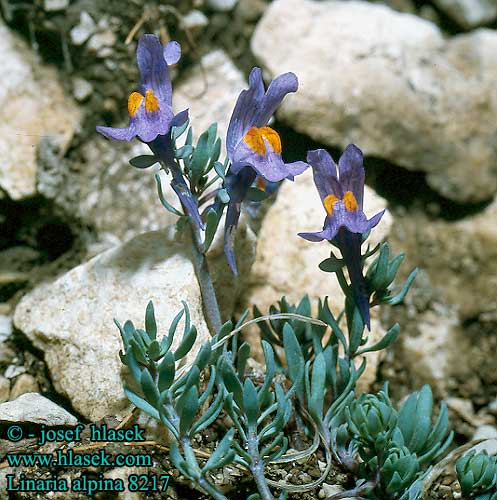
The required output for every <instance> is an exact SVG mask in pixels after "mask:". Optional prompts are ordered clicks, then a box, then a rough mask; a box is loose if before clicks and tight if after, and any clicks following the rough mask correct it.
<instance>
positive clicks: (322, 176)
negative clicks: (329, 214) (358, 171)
mask: <svg viewBox="0 0 497 500" xmlns="http://www.w3.org/2000/svg"><path fill="white" fill-rule="evenodd" d="M307 163H308V164H309V165H311V167H312V174H313V176H314V184H315V185H316V188H317V190H318V193H319V196H320V197H321V201H324V199H325V198H326V197H327V196H328V195H330V194H333V195H334V196H336V197H337V198H342V197H343V191H342V187H341V185H340V183H339V182H338V177H337V165H336V163H335V162H334V161H333V158H332V157H331V155H330V154H329V153H328V151H326V150H325V149H315V150H314V151H309V152H308V153H307Z"/></svg>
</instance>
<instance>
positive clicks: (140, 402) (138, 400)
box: [124, 386, 160, 420]
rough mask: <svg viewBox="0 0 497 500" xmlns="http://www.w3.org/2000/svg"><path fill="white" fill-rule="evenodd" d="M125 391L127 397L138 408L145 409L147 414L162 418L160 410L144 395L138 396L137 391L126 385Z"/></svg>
mask: <svg viewBox="0 0 497 500" xmlns="http://www.w3.org/2000/svg"><path fill="white" fill-rule="evenodd" d="M124 393H125V394H126V397H127V398H128V399H129V400H130V401H131V403H133V404H134V405H135V406H136V407H137V408H139V409H140V410H142V411H144V412H145V413H146V414H147V415H150V416H151V417H153V418H156V419H157V420H159V419H160V416H159V412H158V411H157V410H156V409H155V408H154V407H153V406H152V405H151V404H150V403H149V402H147V401H145V400H144V399H143V398H142V397H140V396H138V394H136V393H135V392H133V391H132V390H131V389H129V388H128V387H126V386H125V387H124Z"/></svg>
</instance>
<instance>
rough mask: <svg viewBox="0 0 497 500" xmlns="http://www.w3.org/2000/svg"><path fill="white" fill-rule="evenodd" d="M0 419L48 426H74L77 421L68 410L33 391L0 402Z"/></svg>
mask: <svg viewBox="0 0 497 500" xmlns="http://www.w3.org/2000/svg"><path fill="white" fill-rule="evenodd" d="M0 421H2V422H31V423H33V424H45V425H48V426H59V425H70V426H74V425H76V424H77V422H78V420H77V419H76V417H74V416H73V415H71V414H70V413H69V412H68V411H66V410H64V409H63V408H61V407H60V406H58V405H56V404H55V403H54V402H52V401H50V400H49V399H47V398H45V397H44V396H42V395H41V394H37V393H34V392H31V393H28V394H23V395H22V396H20V397H18V398H17V399H15V400H14V401H9V402H7V403H2V404H0Z"/></svg>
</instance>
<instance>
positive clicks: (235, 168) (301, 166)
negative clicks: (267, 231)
mask: <svg viewBox="0 0 497 500" xmlns="http://www.w3.org/2000/svg"><path fill="white" fill-rule="evenodd" d="M297 88H298V80H297V77H296V76H295V75H294V74H293V73H285V74H283V75H280V76H278V77H276V78H275V79H274V80H273V81H272V82H271V83H270V85H269V87H268V89H267V91H265V90H264V83H263V81H262V74H261V70H260V68H254V69H253V70H252V71H251V73H250V76H249V88H248V89H246V90H243V91H242V92H241V93H240V96H239V97H238V100H237V102H236V105H235V109H234V110H233V114H232V116H231V120H230V124H229V127H228V133H227V137H226V149H227V151H228V158H229V160H230V168H229V172H228V175H227V177H226V181H225V186H224V187H225V189H226V191H227V192H228V194H229V197H230V202H229V205H228V210H227V215H226V223H225V234H224V250H225V253H226V256H227V258H228V262H229V264H230V266H231V269H232V270H233V272H234V273H235V274H237V271H236V263H235V256H234V252H233V246H234V241H233V236H234V230H235V228H236V226H237V225H238V219H239V218H240V208H241V204H242V202H243V201H244V200H245V198H246V195H247V192H248V189H249V187H250V186H251V185H252V184H253V182H254V180H255V179H256V178H257V181H258V185H259V187H263V186H265V185H266V184H267V183H271V182H278V181H281V180H283V179H290V180H293V178H294V176H295V175H298V174H301V173H302V172H303V171H304V170H305V169H306V168H307V167H308V165H307V163H305V162H303V161H297V162H293V163H285V162H284V161H283V159H282V157H281V152H282V147H281V139H280V136H279V135H278V133H277V132H276V131H275V130H273V129H272V128H271V127H268V125H267V123H268V121H269V119H270V118H271V116H272V115H273V114H274V112H275V111H276V108H277V107H278V106H279V105H280V103H281V101H282V100H283V98H284V97H285V96H286V95H287V94H288V93H290V92H296V90H297Z"/></svg>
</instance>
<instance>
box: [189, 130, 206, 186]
mask: <svg viewBox="0 0 497 500" xmlns="http://www.w3.org/2000/svg"><path fill="white" fill-rule="evenodd" d="M208 160H209V147H208V132H204V133H203V134H201V135H200V137H199V139H198V142H197V146H196V147H195V150H194V151H193V154H192V161H191V164H190V169H191V180H192V184H193V185H196V184H197V183H198V180H199V179H200V177H202V174H203V173H204V168H205V167H206V165H207V161H208Z"/></svg>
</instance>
